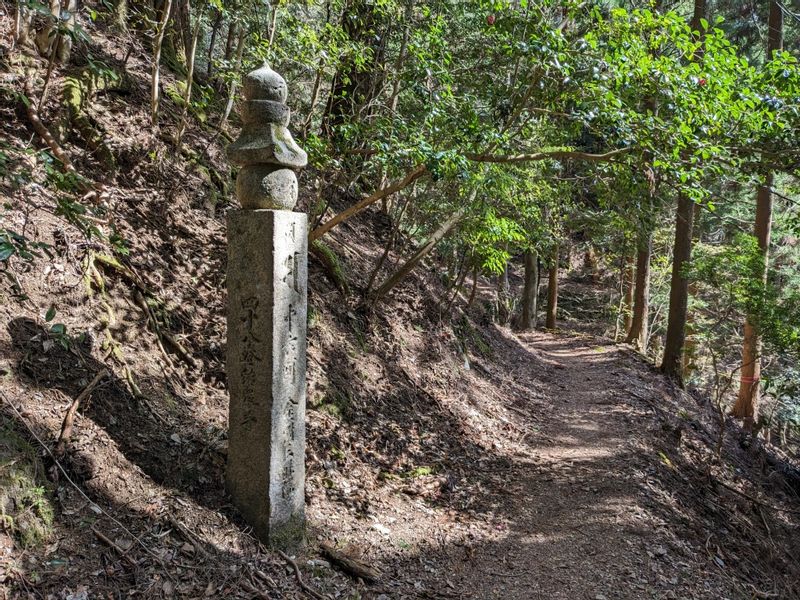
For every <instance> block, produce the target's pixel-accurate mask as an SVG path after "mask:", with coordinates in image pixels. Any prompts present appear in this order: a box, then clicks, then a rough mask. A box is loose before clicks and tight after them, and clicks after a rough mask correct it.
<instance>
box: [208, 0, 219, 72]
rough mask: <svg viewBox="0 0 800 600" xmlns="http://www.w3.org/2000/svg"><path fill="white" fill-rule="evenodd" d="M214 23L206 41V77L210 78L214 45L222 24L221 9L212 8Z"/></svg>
mask: <svg viewBox="0 0 800 600" xmlns="http://www.w3.org/2000/svg"><path fill="white" fill-rule="evenodd" d="M213 10H214V13H215V16H214V25H212V27H211V39H210V40H209V41H208V54H207V55H206V79H211V73H213V71H214V47H215V46H216V45H217V35H219V28H220V27H221V26H222V11H221V10H219V9H217V8H214V9H213Z"/></svg>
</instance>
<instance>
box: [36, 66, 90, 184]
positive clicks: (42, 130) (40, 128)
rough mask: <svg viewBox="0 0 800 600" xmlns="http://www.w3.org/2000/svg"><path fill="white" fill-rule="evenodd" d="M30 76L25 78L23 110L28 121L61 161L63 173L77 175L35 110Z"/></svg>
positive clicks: (65, 154) (67, 157)
mask: <svg viewBox="0 0 800 600" xmlns="http://www.w3.org/2000/svg"><path fill="white" fill-rule="evenodd" d="M31 79H32V78H30V77H29V78H27V79H26V80H25V96H26V97H27V101H26V102H25V112H26V113H27V115H28V120H29V121H30V123H31V125H32V126H33V130H34V131H35V132H36V134H37V135H38V136H39V137H40V138H42V140H44V143H45V144H47V145H48V146H49V147H50V151H51V152H52V153H53V156H55V157H56V158H57V159H58V160H59V162H60V163H61V165H62V167H63V169H64V172H65V173H71V174H73V175H78V171H77V169H75V166H74V165H73V164H72V161H71V160H70V158H69V156H67V153H66V152H65V151H64V149H63V148H62V147H61V146H60V145H59V143H58V142H57V141H56V138H55V137H53V134H52V133H50V130H49V129H48V128H47V127H46V126H45V124H44V123H42V120H41V118H40V117H39V112H38V111H37V110H36V106H35V105H34V102H33V83H32V82H31Z"/></svg>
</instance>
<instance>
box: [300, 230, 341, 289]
mask: <svg viewBox="0 0 800 600" xmlns="http://www.w3.org/2000/svg"><path fill="white" fill-rule="evenodd" d="M308 249H309V251H310V253H311V256H313V257H314V258H316V259H317V260H318V261H319V262H320V264H321V265H322V267H323V268H324V269H325V275H326V276H327V277H328V279H330V281H331V282H332V283H333V284H334V285H335V286H336V287H337V288H339V289H340V290H342V292H344V293H345V294H347V293H349V292H350V285H349V284H348V282H347V277H346V276H345V274H344V270H343V269H342V264H341V262H340V261H339V257H338V256H336V254H335V253H334V252H333V250H331V248H330V246H328V245H327V244H325V243H323V242H321V241H320V240H314V241H313V242H311V244H310V245H309V248H308Z"/></svg>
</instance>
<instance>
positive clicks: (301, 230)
mask: <svg viewBox="0 0 800 600" xmlns="http://www.w3.org/2000/svg"><path fill="white" fill-rule="evenodd" d="M306 221H307V219H306V215H305V214H303V213H294V212H289V211H285V210H241V211H232V212H230V213H229V214H228V241H229V242H228V243H229V245H228V273H227V279H228V302H229V306H228V350H227V351H228V356H227V376H228V388H229V392H230V414H229V446H228V470H227V484H228V489H229V491H230V494H231V496H232V497H233V501H234V503H235V505H236V506H237V508H238V509H239V511H240V512H241V514H242V515H243V516H244V518H245V519H246V520H247V522H248V523H249V524H250V525H251V526H252V527H253V530H254V533H255V534H256V535H257V536H258V537H259V538H260V539H261V540H263V541H265V542H266V543H268V544H271V545H273V546H278V547H282V548H287V549H291V548H293V547H296V546H297V545H299V544H300V543H302V539H303V524H304V520H305V516H304V502H305V489H304V486H305V460H304V459H305V456H304V455H305V401H306V398H305V373H306V281H307V265H306V257H307V231H306V227H307V222H306Z"/></svg>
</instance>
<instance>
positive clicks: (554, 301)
mask: <svg viewBox="0 0 800 600" xmlns="http://www.w3.org/2000/svg"><path fill="white" fill-rule="evenodd" d="M557 312H558V246H556V247H555V250H553V258H552V262H551V263H550V274H549V276H548V280H547V320H546V321H545V327H547V329H555V328H556V313H557Z"/></svg>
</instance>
